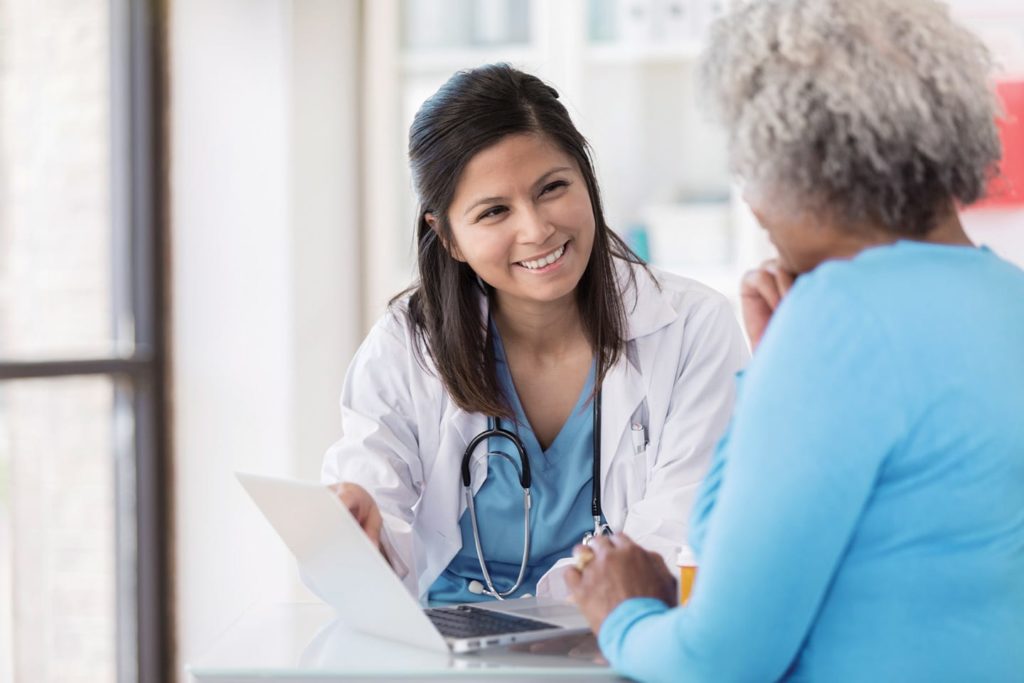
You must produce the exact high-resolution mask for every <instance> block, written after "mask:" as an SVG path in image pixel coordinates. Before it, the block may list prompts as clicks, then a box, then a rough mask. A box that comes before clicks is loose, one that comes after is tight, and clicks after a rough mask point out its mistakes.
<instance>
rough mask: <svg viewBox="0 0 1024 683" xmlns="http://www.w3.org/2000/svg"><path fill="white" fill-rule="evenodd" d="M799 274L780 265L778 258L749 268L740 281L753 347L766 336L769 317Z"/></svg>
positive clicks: (745, 317)
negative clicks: (752, 268) (751, 268)
mask: <svg viewBox="0 0 1024 683" xmlns="http://www.w3.org/2000/svg"><path fill="white" fill-rule="evenodd" d="M794 280H796V276H795V275H794V274H793V273H790V272H788V271H786V270H783V269H782V267H781V266H780V265H779V262H778V260H776V259H771V260H769V261H765V262H764V263H762V264H761V265H760V266H759V267H757V268H755V269H754V270H750V271H747V273H746V274H744V276H743V281H742V282H741V283H740V300H741V305H742V308H743V326H744V327H746V328H747V337H749V338H750V347H751V349H755V350H756V349H757V345H758V344H760V343H761V337H763V336H764V331H765V328H767V327H768V321H769V320H771V318H772V314H774V313H775V309H776V308H778V307H779V304H780V303H782V299H783V297H785V296H786V294H788V293H789V288H790V287H792V286H793V281H794Z"/></svg>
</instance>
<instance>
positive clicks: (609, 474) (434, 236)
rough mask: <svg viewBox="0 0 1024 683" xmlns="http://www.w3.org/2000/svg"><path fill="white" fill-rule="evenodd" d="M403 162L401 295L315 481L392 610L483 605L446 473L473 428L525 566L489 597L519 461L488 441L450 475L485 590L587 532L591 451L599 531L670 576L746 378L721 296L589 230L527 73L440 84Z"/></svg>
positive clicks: (556, 121)
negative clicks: (406, 221) (657, 561)
mask: <svg viewBox="0 0 1024 683" xmlns="http://www.w3.org/2000/svg"><path fill="white" fill-rule="evenodd" d="M409 158H410V165H411V170H412V177H413V183H414V186H415V189H416V192H417V196H418V199H419V208H418V217H417V241H418V268H419V282H418V283H417V284H416V285H415V286H414V287H413V288H411V289H410V290H409V291H408V292H406V293H404V294H402V295H399V296H398V297H396V299H395V300H394V301H393V302H392V305H391V307H390V309H389V310H388V312H387V313H386V315H384V317H383V318H382V319H381V320H380V321H379V322H378V323H377V325H376V326H375V327H374V328H373V330H372V331H371V333H370V334H369V336H368V337H367V338H366V340H365V342H364V343H363V345H362V347H361V348H360V349H359V351H358V353H357V354H356V357H355V359H354V360H353V362H352V365H351V367H350V369H349V372H348V376H347V378H346V381H345V385H344V389H343V392H342V398H341V409H342V422H343V424H342V426H343V434H344V436H343V437H342V438H341V440H340V441H338V442H337V443H336V444H334V446H332V447H331V449H330V450H329V451H328V453H327V455H326V456H325V459H324V466H323V479H324V481H325V482H327V483H329V484H332V485H334V489H335V490H336V491H337V492H338V494H339V496H340V498H341V499H342V501H343V502H344V503H345V504H346V505H347V506H348V507H349V509H350V510H352V512H353V513H354V514H355V516H356V517H357V519H358V520H359V521H360V523H361V524H362V525H363V528H364V529H365V530H366V532H367V533H368V534H369V536H370V537H371V539H373V540H374V541H375V542H377V543H378V544H379V546H380V549H381V552H383V553H384V555H385V556H386V557H387V558H388V560H389V562H390V563H391V566H392V567H393V568H394V569H395V571H396V572H397V573H398V575H399V576H400V577H402V578H403V580H404V582H405V584H406V586H407V588H408V589H409V590H410V592H411V593H412V594H414V595H416V596H417V597H418V598H420V599H421V600H442V601H463V600H474V599H491V597H490V596H489V595H488V594H487V593H488V591H487V589H486V588H483V586H484V582H485V581H486V579H485V578H484V576H482V571H481V567H480V563H479V557H478V554H477V552H476V543H475V538H474V533H473V524H472V521H471V519H469V518H470V514H468V513H467V504H466V499H465V498H464V496H463V480H462V474H461V466H462V462H463V458H464V453H465V451H466V449H467V446H468V444H469V443H470V442H471V441H472V440H473V439H474V437H475V436H476V435H478V434H480V433H481V432H483V431H484V430H486V429H487V428H488V421H489V419H488V418H489V417H493V418H497V426H499V427H502V428H504V429H507V430H509V431H511V432H513V433H515V434H516V435H517V436H518V437H519V438H520V439H521V441H522V443H523V446H524V447H525V451H526V454H527V456H528V459H529V465H530V470H531V472H532V486H531V487H530V496H531V507H530V511H529V519H530V528H531V536H532V538H531V542H530V552H529V555H528V557H527V558H526V561H525V565H524V569H525V572H524V576H523V580H522V582H521V584H520V585H519V586H518V588H516V589H515V590H511V587H512V586H513V585H514V584H515V583H516V578H517V575H518V574H519V573H520V566H521V561H522V559H523V546H524V543H523V526H524V503H523V498H524V496H523V491H522V488H521V486H520V479H519V477H520V474H521V472H520V471H519V470H520V464H519V463H520V460H519V455H518V454H517V452H516V450H515V448H514V447H513V446H512V444H511V442H510V441H509V440H507V439H502V438H489V439H487V440H486V441H487V442H488V443H484V444H481V445H480V447H479V448H477V449H476V450H475V451H474V453H473V455H472V457H470V458H469V462H468V465H469V473H470V481H471V490H472V491H473V500H474V507H475V510H476V516H477V518H478V522H479V528H478V537H479V539H480V545H481V547H482V549H483V555H484V559H485V560H486V564H487V568H488V570H489V573H490V578H491V579H492V581H493V586H494V588H495V589H496V591H497V592H499V593H500V592H509V597H520V596H522V595H525V594H529V593H533V592H535V591H536V589H537V583H538V580H539V579H540V578H541V577H542V576H543V575H544V574H545V573H546V572H548V570H549V569H551V567H552V565H553V564H554V563H555V562H556V561H557V560H558V559H559V558H564V557H566V556H568V555H569V554H570V552H571V549H572V547H573V546H574V545H575V544H577V543H579V542H580V539H581V537H582V536H583V534H585V533H586V532H587V531H591V530H593V529H594V520H593V516H592V498H593V493H594V491H593V485H594V476H593V474H594V467H593V463H594V456H595V454H598V453H599V457H598V461H599V482H600V483H599V486H598V491H599V493H600V501H601V511H600V516H601V517H602V521H604V522H606V523H607V524H608V526H609V527H610V528H611V529H612V530H613V531H616V532H619V531H625V532H627V533H628V534H629V535H630V536H631V537H632V538H634V539H635V540H636V541H637V542H638V543H640V544H641V545H642V546H644V547H646V548H647V549H648V550H650V551H653V552H655V553H658V554H660V555H661V556H662V557H664V558H666V560H667V561H670V560H671V559H673V558H674V556H675V554H676V552H677V551H678V550H679V547H680V546H681V545H682V544H683V543H684V542H685V540H686V532H687V529H686V520H687V518H688V514H689V511H690V507H691V505H692V503H693V499H694V496H695V493H696V490H697V487H698V485H699V484H700V482H701V480H702V478H703V476H704V474H705V473H706V471H707V468H708V465H709V462H710V456H711V452H712V449H713V447H714V445H715V442H716V441H717V440H718V438H719V437H720V436H721V434H722V433H723V431H724V429H725V427H726V423H727V420H728V415H729V414H730V410H731V408H732V402H733V396H734V386H733V382H734V375H735V373H736V372H737V370H739V369H740V368H741V366H742V365H743V364H744V362H745V361H746V359H747V349H746V345H745V343H744V342H743V339H742V334H741V332H740V330H739V326H738V324H737V322H736V320H735V318H734V316H733V314H732V312H731V310H730V308H729V305H728V303H727V302H726V300H725V298H724V297H722V296H721V295H720V294H718V293H716V292H714V291H713V290H711V289H709V288H707V287H704V286H702V285H700V284H698V283H696V282H694V281H691V280H688V279H685V278H682V277H678V276H672V275H666V274H660V273H656V272H653V271H651V270H649V269H648V268H647V267H646V266H645V265H644V264H643V263H642V262H641V261H640V260H639V259H638V258H637V257H636V256H635V255H633V253H632V252H631V251H630V250H629V249H628V248H627V247H626V246H625V245H624V244H623V243H622V242H621V240H620V239H619V238H618V237H617V236H616V235H615V234H614V233H613V232H612V231H611V230H610V229H609V227H608V226H607V224H606V223H605V220H604V216H603V213H602V209H601V202H600V198H599V194H598V189H597V181H596V178H595V174H594V170H593V166H592V163H591V160H590V157H589V151H588V147H587V143H586V141H585V140H584V138H583V137H582V135H581V134H580V133H579V131H577V130H576V128H575V127H574V126H573V124H572V122H571V120H570V118H569V115H568V113H567V111H566V110H565V108H564V106H562V104H561V103H560V102H559V100H558V94H557V92H556V91H555V90H554V89H553V88H551V87H549V86H547V85H545V84H544V83H542V82H541V81H540V80H539V79H537V78H535V77H533V76H530V75H528V74H525V73H522V72H519V71H517V70H515V69H512V68H510V67H508V66H505V65H492V66H485V67H481V68H479V69H475V70H472V71H466V72H460V73H457V74H456V75H455V76H453V77H452V78H451V79H450V80H449V81H448V82H447V83H446V84H445V85H444V86H442V87H441V89H440V90H439V91H438V92H437V93H436V94H435V95H434V96H433V97H431V98H430V99H429V100H427V101H426V103H424V105H423V106H422V108H421V109H420V111H419V112H418V113H417V115H416V117H415V120H414V122H413V124H412V127H411V130H410V141H409ZM595 398H596V400H598V401H599V402H600V419H596V418H595V415H594V408H595V406H594V401H595ZM595 425H597V426H598V432H599V433H598V434H595ZM595 437H599V444H600V447H599V448H595V446H594V439H595ZM488 450H490V451H491V452H492V453H493V452H495V451H502V452H504V453H506V454H507V455H508V456H509V458H507V459H506V458H502V457H495V456H494V455H491V456H488Z"/></svg>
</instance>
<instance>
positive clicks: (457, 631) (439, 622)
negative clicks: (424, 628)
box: [425, 605, 559, 638]
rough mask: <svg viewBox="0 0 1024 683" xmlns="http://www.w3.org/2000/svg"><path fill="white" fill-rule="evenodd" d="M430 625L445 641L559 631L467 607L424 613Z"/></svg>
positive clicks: (508, 615) (553, 625)
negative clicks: (546, 630)
mask: <svg viewBox="0 0 1024 683" xmlns="http://www.w3.org/2000/svg"><path fill="white" fill-rule="evenodd" d="M425 612H426V614H427V616H428V617H430V621H432V622H434V626H436V627H437V630H438V631H440V632H441V635H443V636H445V637H446V638H479V637H481V636H495V635H500V634H505V633H524V632H526V631H540V630H543V629H550V628H559V627H558V626H556V625H555V624H548V623H545V622H543V621H534V620H533V619H524V618H523V617H516V616H512V615H511V614H504V613H502V612H494V611H491V610H487V609H480V608H478V607H470V606H469V605H458V606H457V607H437V608H434V609H428V610H425Z"/></svg>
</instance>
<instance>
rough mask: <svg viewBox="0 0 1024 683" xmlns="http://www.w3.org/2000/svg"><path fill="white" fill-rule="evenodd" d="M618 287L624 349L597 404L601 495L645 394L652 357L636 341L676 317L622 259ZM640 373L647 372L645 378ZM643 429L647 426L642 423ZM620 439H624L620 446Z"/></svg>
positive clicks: (654, 288)
mask: <svg viewBox="0 0 1024 683" xmlns="http://www.w3.org/2000/svg"><path fill="white" fill-rule="evenodd" d="M616 267H617V271H618V278H619V282H620V286H621V287H622V288H623V290H624V292H625V293H624V294H623V297H622V298H623V305H624V306H625V307H626V323H627V325H626V348H625V349H624V350H623V353H622V355H621V356H620V357H619V361H618V362H617V363H616V364H615V366H614V367H612V368H611V369H610V370H609V371H608V374H607V375H605V378H604V386H603V388H602V401H603V405H602V406H601V496H602V498H604V497H605V493H606V492H607V489H608V472H609V471H610V469H611V465H612V461H613V460H614V459H615V458H616V457H619V456H620V455H621V454H623V453H632V452H633V449H632V441H631V438H632V437H631V435H630V434H629V431H630V428H631V426H632V420H633V415H634V414H635V413H636V411H637V408H639V407H640V404H641V403H643V401H644V398H645V397H646V396H647V389H648V384H649V383H650V381H651V378H650V373H651V372H653V371H654V367H653V366H654V358H653V357H651V356H650V354H649V353H648V354H647V356H646V357H641V354H640V345H639V344H638V343H637V340H638V339H639V338H640V337H644V336H647V335H649V334H652V333H653V332H656V331H657V330H660V329H661V328H663V327H665V326H666V325H669V324H671V323H672V322H674V321H675V320H676V318H677V317H678V314H677V313H676V310H675V308H673V307H672V305H671V304H670V303H669V302H668V301H666V300H665V297H664V295H663V293H662V292H661V290H660V289H659V288H658V286H657V285H656V284H655V283H654V282H653V281H652V280H651V278H650V276H649V275H648V274H647V273H646V272H644V271H643V269H641V268H639V267H637V268H633V267H632V266H631V265H630V264H628V263H626V262H624V261H616ZM631 268H632V270H633V274H634V276H635V280H636V286H635V287H629V277H630V273H629V269H631ZM644 373H647V377H646V379H645V375H644ZM643 426H644V428H645V429H647V428H649V427H650V425H647V424H645V425H643ZM623 439H626V443H625V445H623Z"/></svg>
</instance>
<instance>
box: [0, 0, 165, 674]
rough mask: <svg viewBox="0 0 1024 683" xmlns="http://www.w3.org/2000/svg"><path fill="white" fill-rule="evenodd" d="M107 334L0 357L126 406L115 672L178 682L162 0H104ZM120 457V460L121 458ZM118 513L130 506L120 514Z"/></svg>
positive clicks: (16, 371) (9, 374)
mask: <svg viewBox="0 0 1024 683" xmlns="http://www.w3.org/2000/svg"><path fill="white" fill-rule="evenodd" d="M108 7H109V17H110V51H109V55H110V65H109V68H110V77H111V80H110V92H111V101H110V134H111V138H110V170H111V175H110V177H111V188H110V193H111V194H110V196H111V209H112V211H111V230H112V236H113V239H112V246H111V249H112V254H111V256H112V260H111V262H112V270H113V272H112V276H113V278H112V283H113V285H112V293H111V296H112V298H113V302H112V303H113V306H112V311H113V315H112V321H111V323H112V334H111V337H112V339H113V340H114V344H112V348H113V349H115V350H116V349H117V348H118V347H117V342H119V341H122V340H127V341H130V342H131V344H130V348H129V349H128V351H127V352H126V353H124V354H120V353H116V352H115V353H111V354H110V355H107V356H104V357H67V358H55V359H48V360H32V361H19V360H17V359H10V358H8V359H5V358H2V357H0V384H2V383H3V382H6V381H10V380H31V379H52V378H60V377H74V376H89V375H91V376H106V377H109V378H110V379H111V381H112V383H113V385H114V387H115V394H114V406H113V407H114V410H113V416H112V420H114V421H115V422H116V421H118V420H120V419H122V418H123V416H124V415H130V416H131V420H130V423H131V425H132V430H131V436H130V439H129V440H128V441H127V442H126V443H125V444H123V446H124V448H123V450H122V449H121V446H122V444H119V443H117V442H115V448H116V449H118V450H119V452H118V453H116V454H115V455H116V456H117V457H115V458H114V459H113V462H115V463H116V465H115V469H116V470H117V471H116V472H112V476H114V477H115V478H116V482H117V485H116V498H117V506H118V514H117V515H116V519H117V523H116V527H117V528H116V531H115V534H116V546H117V550H116V552H117V555H118V557H117V563H116V567H117V578H116V581H117V584H116V585H117V602H118V605H117V655H116V656H117V676H118V680H119V681H161V680H168V681H169V680H174V677H175V675H174V672H175V670H176V667H175V657H174V651H173V632H174V629H173V624H172V621H171V620H172V615H173V611H172V609H171V606H172V599H173V598H172V587H173V585H172V582H171V581H170V575H171V574H170V562H171V559H172V545H171V540H170V539H171V538H172V535H171V533H170V532H171V528H172V527H171V519H172V515H171V501H172V500H173V495H172V494H173V491H172V489H171V476H170V475H171V468H170V465H169V462H170V461H169V454H170V452H171V448H170V435H171V432H170V429H169V399H168V397H169V391H168V379H169V354H168V343H167V339H168V319H169V314H168V311H169V310H170V307H169V287H168V284H167V276H168V273H169V269H168V267H167V265H168V264H167V259H166V254H167V253H168V251H169V244H168V229H167V226H168V220H167V213H166V210H165V207H166V206H167V196H168V188H167V174H166V172H165V170H166V168H167V166H166V163H165V161H166V159H167V147H168V145H167V140H166V137H165V135H164V134H163V132H164V131H165V130H166V126H165V125H164V118H165V116H166V114H165V106H164V104H165V102H166V92H167V79H166V78H165V74H166V68H165V67H166V64H167V58H166V55H167V32H166V26H167V22H166V16H167V12H166V3H165V2H163V1H162V0H157V1H156V2H149V1H147V0H108ZM122 464H127V467H123V466H122ZM122 511H127V512H134V514H133V515H132V514H129V515H125V514H122Z"/></svg>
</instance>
